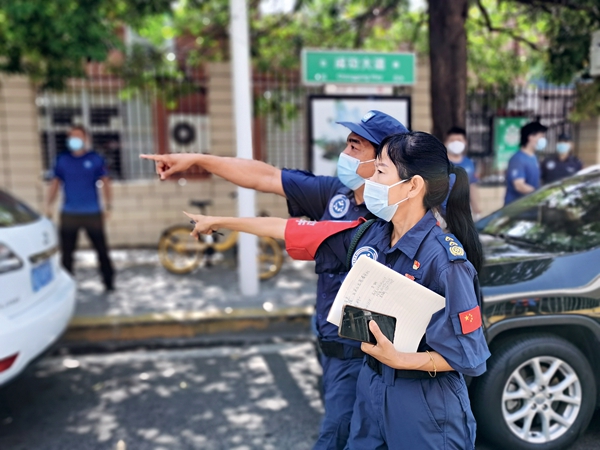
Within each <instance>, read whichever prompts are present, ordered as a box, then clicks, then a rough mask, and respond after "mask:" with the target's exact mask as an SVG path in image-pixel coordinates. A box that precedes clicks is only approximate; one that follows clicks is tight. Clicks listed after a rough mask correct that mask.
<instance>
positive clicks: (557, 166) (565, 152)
mask: <svg viewBox="0 0 600 450" xmlns="http://www.w3.org/2000/svg"><path fill="white" fill-rule="evenodd" d="M572 149H573V141H572V140H571V137H570V136H569V135H567V134H565V133H563V134H561V135H560V136H559V137H558V143H557V144H556V155H552V156H548V157H547V158H546V159H544V161H543V162H542V167H541V171H542V182H543V183H544V184H548V183H553V182H555V181H557V180H562V179H563V178H566V177H570V176H571V175H573V174H575V173H577V172H579V171H580V170H581V169H582V167H583V164H582V163H581V161H580V160H579V158H577V157H576V156H574V155H572V154H571V150H572Z"/></svg>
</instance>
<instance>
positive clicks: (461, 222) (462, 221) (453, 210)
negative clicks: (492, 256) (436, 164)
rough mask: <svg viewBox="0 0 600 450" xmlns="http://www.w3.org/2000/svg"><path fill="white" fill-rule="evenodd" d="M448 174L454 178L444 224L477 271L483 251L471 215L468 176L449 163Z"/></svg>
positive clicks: (461, 169) (481, 262) (479, 267)
mask: <svg viewBox="0 0 600 450" xmlns="http://www.w3.org/2000/svg"><path fill="white" fill-rule="evenodd" d="M450 172H451V173H454V174H455V176H456V181H455V182H454V186H453V187H452V189H451V191H450V195H449V197H448V203H447V206H446V224H447V225H448V229H449V230H450V232H451V233H452V234H454V235H455V236H456V237H457V238H458V240H459V241H460V242H461V244H462V245H463V247H464V249H465V251H466V252H467V258H468V259H469V261H471V264H473V266H474V267H475V269H476V270H477V271H479V270H480V269H481V266H482V265H483V251H482V249H481V242H480V241H479V235H478V233H477V230H476V228H475V223H473V216H472V215H471V206H470V205H471V201H470V200H471V199H470V190H469V176H468V175H467V172H465V170H464V169H463V168H462V167H458V166H455V165H454V164H452V163H450Z"/></svg>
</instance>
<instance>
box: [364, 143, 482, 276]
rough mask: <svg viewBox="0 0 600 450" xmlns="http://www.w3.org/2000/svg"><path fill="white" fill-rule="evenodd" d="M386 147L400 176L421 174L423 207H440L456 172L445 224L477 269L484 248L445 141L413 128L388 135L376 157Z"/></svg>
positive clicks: (465, 182)
mask: <svg viewBox="0 0 600 450" xmlns="http://www.w3.org/2000/svg"><path fill="white" fill-rule="evenodd" d="M385 147H387V153H388V156H389V158H390V160H391V161H392V162H393V163H394V165H395V166H396V169H397V170H398V175H399V176H400V178H401V179H406V178H411V177H413V176H415V175H420V176H421V177H422V178H423V179H424V180H425V186H426V193H425V196H424V197H423V206H424V207H425V209H427V210H430V209H439V207H440V206H441V205H442V203H443V202H444V200H445V199H446V197H448V188H449V187H448V186H449V181H450V174H451V173H454V174H455V175H456V181H455V182H454V186H453V187H452V191H451V192H450V196H449V197H448V203H447V206H446V223H447V225H448V229H449V230H450V232H451V233H452V234H454V235H455V236H456V237H457V238H458V240H459V241H460V242H461V243H462V245H463V247H464V249H465V251H466V252H467V258H468V259H469V261H471V264H473V266H474V267H475V269H476V270H477V271H479V270H480V269H481V266H482V264H483V251H482V249H481V242H480V241H479V236H478V234H477V230H476V228H475V224H474V223H473V217H472V215H471V208H470V197H469V192H470V191H469V177H468V175H467V172H466V171H465V170H464V169H463V168H462V167H458V166H455V165H454V164H452V163H451V162H450V161H449V160H448V152H447V151H446V147H444V144H442V143H441V142H440V141H439V140H438V139H437V138H436V137H434V136H432V135H431V134H429V133H424V132H421V131H412V132H409V133H403V134H393V135H391V136H388V137H386V138H385V139H384V140H383V142H382V143H381V145H380V146H379V147H378V148H377V152H376V156H377V157H378V158H379V157H380V156H381V153H382V151H383V149H384V148H385Z"/></svg>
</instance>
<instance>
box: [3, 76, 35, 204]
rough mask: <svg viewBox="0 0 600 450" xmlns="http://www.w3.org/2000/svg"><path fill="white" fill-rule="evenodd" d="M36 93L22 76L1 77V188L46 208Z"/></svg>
mask: <svg viewBox="0 0 600 450" xmlns="http://www.w3.org/2000/svg"><path fill="white" fill-rule="evenodd" d="M37 120H38V119H37V107H36V104H35V90H34V88H33V86H32V85H31V83H30V82H29V80H28V79H27V78H26V77H22V76H7V75H0V188H3V189H6V190H8V191H10V192H11V193H12V194H13V195H15V196H17V197H18V198H20V199H21V200H24V201H25V202H27V203H28V204H29V205H31V206H32V207H34V208H40V207H41V206H42V193H43V186H42V160H41V152H40V139H39V134H38V123H37Z"/></svg>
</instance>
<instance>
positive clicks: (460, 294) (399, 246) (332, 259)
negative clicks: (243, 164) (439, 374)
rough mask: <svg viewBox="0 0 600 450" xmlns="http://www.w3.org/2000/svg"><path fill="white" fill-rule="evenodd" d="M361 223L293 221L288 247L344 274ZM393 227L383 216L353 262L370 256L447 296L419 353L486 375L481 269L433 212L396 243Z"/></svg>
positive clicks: (460, 369) (320, 267) (463, 370)
mask: <svg viewBox="0 0 600 450" xmlns="http://www.w3.org/2000/svg"><path fill="white" fill-rule="evenodd" d="M303 222H304V223H303ZM360 222H361V221H360V220H358V221H355V222H353V223H346V224H333V223H331V222H329V223H326V222H323V223H315V222H308V223H307V222H306V221H298V220H294V219H290V221H289V222H288V225H287V227H286V246H287V247H288V251H289V252H290V255H291V256H292V257H296V258H297V259H302V258H304V259H309V258H310V257H314V259H315V261H316V262H317V264H316V271H317V273H320V274H323V273H330V272H339V271H340V270H342V269H343V268H344V265H345V261H346V251H347V249H348V248H349V246H350V242H351V241H352V237H353V236H354V233H355V232H356V229H357V228H356V227H357V225H358V224H359V223H360ZM392 229H393V225H392V224H390V223H388V222H385V221H382V220H377V221H376V222H375V223H374V224H373V225H371V227H370V228H369V229H368V230H367V231H366V233H365V234H364V235H363V236H362V238H361V240H360V242H359V244H358V246H357V247H358V248H357V250H356V251H355V254H354V255H353V258H352V261H353V263H354V262H355V261H356V259H357V258H358V257H359V256H362V255H365V256H368V257H370V258H373V259H376V260H377V261H379V262H380V263H382V264H385V265H386V266H387V267H390V268H392V269H393V270H395V271H396V272H398V273H400V274H402V275H405V276H407V277H408V278H410V279H412V280H414V281H416V282H417V283H419V284H421V285H423V286H425V287H427V288H429V289H431V290H432V291H434V292H436V293H438V294H440V295H442V296H443V297H445V298H446V307H445V308H443V309H442V310H440V311H438V312H437V313H435V314H434V315H433V316H432V319H431V322H430V323H429V325H428V327H427V331H426V334H425V336H424V339H423V340H422V341H421V344H420V346H419V351H424V350H427V349H430V348H431V349H433V350H435V351H436V352H438V353H439V354H441V355H442V356H443V357H444V358H445V359H446V361H448V363H449V364H450V365H451V366H452V367H453V368H454V369H455V370H457V371H458V372H461V373H463V374H465V375H471V376H477V375H481V374H482V373H483V372H485V370H486V363H485V361H486V360H487V358H488V357H489V356H490V352H489V350H488V346H487V343H486V340H485V336H484V333H483V329H482V327H481V311H480V308H479V304H478V297H477V294H476V290H475V286H476V285H477V284H478V280H477V272H476V270H475V268H474V267H473V265H472V264H471V263H470V262H469V261H468V260H467V259H466V256H465V254H464V250H463V249H462V246H461V245H460V242H458V240H457V239H456V238H455V237H454V236H453V235H451V234H445V233H444V232H443V231H442V229H441V228H440V227H439V226H437V221H436V218H435V216H434V215H433V213H432V212H431V211H429V212H428V213H427V214H426V215H425V216H424V217H423V218H422V219H421V220H420V221H419V222H418V223H417V224H416V225H415V226H414V227H413V228H411V229H410V230H409V231H408V232H407V233H406V234H405V235H404V236H402V238H401V239H400V240H399V241H398V242H397V243H396V244H395V245H394V246H393V247H390V240H391V232H392ZM398 295H401V293H398ZM477 325H478V326H477ZM474 326H475V327H474Z"/></svg>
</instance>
